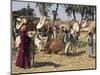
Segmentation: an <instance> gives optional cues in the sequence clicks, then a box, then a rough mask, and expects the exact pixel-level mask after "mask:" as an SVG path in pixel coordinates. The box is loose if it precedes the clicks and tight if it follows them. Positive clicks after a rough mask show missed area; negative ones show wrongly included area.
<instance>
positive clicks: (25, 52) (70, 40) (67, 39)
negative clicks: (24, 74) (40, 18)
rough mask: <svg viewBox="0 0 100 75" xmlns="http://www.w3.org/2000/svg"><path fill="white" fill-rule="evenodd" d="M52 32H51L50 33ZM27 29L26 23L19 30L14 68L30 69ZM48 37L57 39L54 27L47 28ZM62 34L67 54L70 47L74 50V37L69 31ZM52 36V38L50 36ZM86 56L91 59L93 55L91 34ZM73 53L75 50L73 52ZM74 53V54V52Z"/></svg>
mask: <svg viewBox="0 0 100 75" xmlns="http://www.w3.org/2000/svg"><path fill="white" fill-rule="evenodd" d="M52 30H53V31H52ZM27 32H28V28H27V22H26V23H23V24H22V25H21V27H20V30H19V36H20V41H21V42H20V43H19V45H18V47H17V49H18V51H17V55H16V66H17V67H20V68H30V67H31V64H30V42H31V39H30V38H29V36H28V35H27ZM48 32H49V34H48V37H49V38H52V37H53V38H54V39H56V38H57V28H56V26H55V25H53V26H49V27H48ZM62 32H63V33H64V38H63V40H64V43H65V54H67V53H69V51H70V50H72V47H74V48H75V45H76V43H75V42H76V40H75V37H74V33H73V32H72V31H71V30H67V29H65V30H62ZM52 35H53V36H52ZM87 45H88V55H89V57H91V56H92V55H93V34H92V32H89V33H88V41H87ZM74 51H75V50H74ZM74 53H75V52H74Z"/></svg>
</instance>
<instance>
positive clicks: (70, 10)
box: [64, 5, 78, 20]
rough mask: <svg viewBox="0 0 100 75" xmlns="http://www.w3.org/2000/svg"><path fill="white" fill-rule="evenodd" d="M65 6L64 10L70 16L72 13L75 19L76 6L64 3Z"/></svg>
mask: <svg viewBox="0 0 100 75" xmlns="http://www.w3.org/2000/svg"><path fill="white" fill-rule="evenodd" d="M64 6H65V12H66V13H67V14H68V15H69V16H71V15H72V14H73V17H74V20H76V15H75V13H77V12H78V10H77V8H78V6H77V5H64Z"/></svg>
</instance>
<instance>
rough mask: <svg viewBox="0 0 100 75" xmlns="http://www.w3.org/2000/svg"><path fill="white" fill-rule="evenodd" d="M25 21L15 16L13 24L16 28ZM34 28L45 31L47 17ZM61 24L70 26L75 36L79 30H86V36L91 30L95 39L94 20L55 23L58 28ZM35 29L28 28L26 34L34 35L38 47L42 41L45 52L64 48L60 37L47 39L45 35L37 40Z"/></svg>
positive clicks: (57, 52) (55, 51) (59, 51)
mask: <svg viewBox="0 0 100 75" xmlns="http://www.w3.org/2000/svg"><path fill="white" fill-rule="evenodd" d="M25 21H27V19H26V18H17V20H16V24H15V29H18V28H19V27H20V25H21V24H22V23H23V22H25ZM33 26H34V27H35V28H36V30H41V32H46V30H48V26H49V25H48V17H46V16H44V17H43V18H41V19H40V21H39V22H38V24H37V25H33ZM61 26H64V27H65V28H67V29H69V28H72V30H73V31H75V32H77V33H78V34H77V36H78V37H79V36H80V33H81V32H86V36H87V34H88V33H89V32H92V33H93V35H94V39H96V22H95V21H91V22H90V23H89V24H88V20H87V19H86V18H85V19H83V20H82V21H80V22H79V21H75V20H72V21H68V22H66V23H63V24H61V25H57V27H58V28H59V29H60V28H61ZM13 29H14V28H13ZM36 30H30V31H29V32H28V35H29V36H30V37H35V44H36V45H37V47H38V48H39V47H40V42H41V41H42V43H43V45H42V49H44V51H45V53H56V54H60V53H62V51H64V50H62V49H64V44H63V42H62V40H60V39H56V40H50V41H47V38H49V37H45V36H43V37H42V39H41V40H38V38H37V36H36V35H37V31H36Z"/></svg>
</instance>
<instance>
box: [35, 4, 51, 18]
mask: <svg viewBox="0 0 100 75" xmlns="http://www.w3.org/2000/svg"><path fill="white" fill-rule="evenodd" d="M51 5H52V4H50V3H41V2H38V3H36V7H38V9H39V12H40V14H41V16H48V11H49V8H50V7H51Z"/></svg>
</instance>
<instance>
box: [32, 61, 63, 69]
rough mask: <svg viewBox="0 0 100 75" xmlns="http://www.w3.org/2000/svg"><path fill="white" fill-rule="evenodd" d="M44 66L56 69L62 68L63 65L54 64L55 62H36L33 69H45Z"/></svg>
mask: <svg viewBox="0 0 100 75" xmlns="http://www.w3.org/2000/svg"><path fill="white" fill-rule="evenodd" d="M44 66H54V67H60V66H61V65H59V64H56V63H53V62H36V63H35V64H34V65H33V67H36V68H37V67H44Z"/></svg>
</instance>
